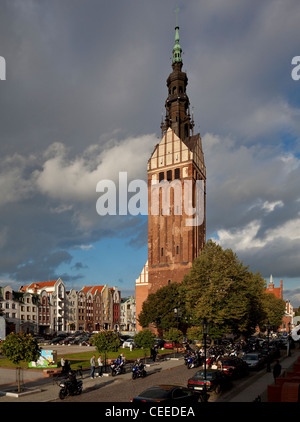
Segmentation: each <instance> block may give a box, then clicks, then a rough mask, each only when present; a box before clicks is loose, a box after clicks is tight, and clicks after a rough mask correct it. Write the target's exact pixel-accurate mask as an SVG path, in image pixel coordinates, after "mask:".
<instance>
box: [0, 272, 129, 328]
mask: <svg viewBox="0 0 300 422" xmlns="http://www.w3.org/2000/svg"><path fill="white" fill-rule="evenodd" d="M1 313H2V315H3V316H4V318H5V320H6V325H7V333H9V332H11V331H14V332H17V333H18V332H21V331H22V332H26V333H35V334H40V335H43V334H53V333H59V332H70V333H72V332H75V331H78V330H79V331H80V330H82V331H101V330H115V331H121V330H130V331H134V330H135V300H134V298H132V297H130V298H125V299H121V292H120V291H119V290H118V288H117V287H109V286H108V285H102V286H86V287H83V288H82V289H81V290H79V291H76V290H75V289H71V290H69V291H68V290H66V287H65V284H64V282H63V281H62V279H61V278H58V280H55V281H46V282H42V283H31V284H29V285H27V286H21V287H20V289H19V291H14V290H13V289H12V288H11V287H10V286H4V287H0V314H1Z"/></svg>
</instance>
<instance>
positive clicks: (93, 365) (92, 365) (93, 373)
mask: <svg viewBox="0 0 300 422" xmlns="http://www.w3.org/2000/svg"><path fill="white" fill-rule="evenodd" d="M90 364H91V373H90V377H91V378H92V379H93V378H95V367H96V360H95V355H93V356H92V357H91V359H90Z"/></svg>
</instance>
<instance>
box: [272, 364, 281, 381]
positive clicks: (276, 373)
mask: <svg viewBox="0 0 300 422" xmlns="http://www.w3.org/2000/svg"><path fill="white" fill-rule="evenodd" d="M280 374H281V365H280V363H279V360H277V361H276V363H275V365H274V367H273V377H274V381H275V382H276V378H278V377H279V376H280Z"/></svg>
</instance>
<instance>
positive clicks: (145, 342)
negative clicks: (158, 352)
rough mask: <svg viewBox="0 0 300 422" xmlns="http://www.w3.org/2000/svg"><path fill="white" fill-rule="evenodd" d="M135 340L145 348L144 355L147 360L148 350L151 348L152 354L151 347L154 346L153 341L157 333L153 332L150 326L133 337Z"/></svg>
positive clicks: (139, 345)
mask: <svg viewBox="0 0 300 422" xmlns="http://www.w3.org/2000/svg"><path fill="white" fill-rule="evenodd" d="M133 340H134V342H135V343H136V345H137V346H138V347H140V348H143V349H144V355H145V360H146V350H147V349H149V354H150V349H151V347H152V346H153V343H154V340H155V334H154V333H152V331H150V330H149V329H148V328H146V329H145V330H142V331H140V332H139V333H137V334H136V335H135V336H134V337H133Z"/></svg>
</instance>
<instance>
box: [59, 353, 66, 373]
mask: <svg viewBox="0 0 300 422" xmlns="http://www.w3.org/2000/svg"><path fill="white" fill-rule="evenodd" d="M65 363H66V361H65V358H64V357H63V356H62V357H61V360H60V365H61V373H62V374H64V373H65Z"/></svg>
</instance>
